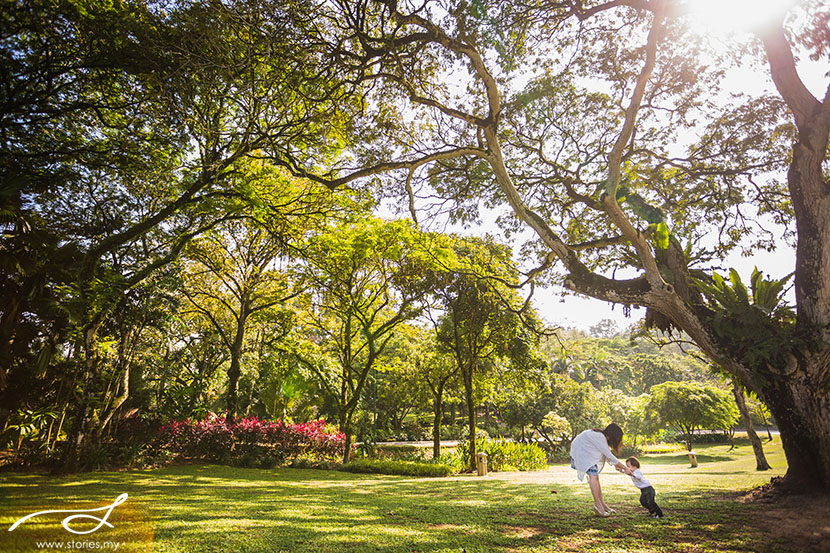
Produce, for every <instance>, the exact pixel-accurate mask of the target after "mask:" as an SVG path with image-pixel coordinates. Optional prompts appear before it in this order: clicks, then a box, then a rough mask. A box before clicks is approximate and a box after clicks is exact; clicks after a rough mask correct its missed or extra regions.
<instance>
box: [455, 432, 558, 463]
mask: <svg viewBox="0 0 830 553" xmlns="http://www.w3.org/2000/svg"><path fill="white" fill-rule="evenodd" d="M476 451H477V452H478V453H482V452H483V453H486V454H487V466H488V470H491V471H493V472H500V471H516V470H519V471H526V470H543V469H544V468H545V467H546V466H547V455H546V454H545V452H544V450H543V449H542V448H540V447H539V446H538V445H536V444H533V443H521V442H515V441H511V440H507V439H505V438H502V437H498V438H493V439H491V438H489V437H488V436H487V433H486V432H484V431H481V430H479V431H477V432H476ZM469 459H470V442H469V440H467V439H466V438H465V439H463V440H461V441H460V442H459V444H458V447H457V448H456V449H455V452H454V453H453V454H452V455H449V456H443V457H442V461H445V462H449V463H452V464H453V466H455V468H456V470H459V471H461V470H464V469H465V468H468V465H469Z"/></svg>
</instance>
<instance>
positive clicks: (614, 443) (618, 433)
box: [593, 422, 623, 455]
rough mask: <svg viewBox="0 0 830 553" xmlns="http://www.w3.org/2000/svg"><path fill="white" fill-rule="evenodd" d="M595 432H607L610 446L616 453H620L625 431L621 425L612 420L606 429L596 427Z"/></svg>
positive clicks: (606, 436)
mask: <svg viewBox="0 0 830 553" xmlns="http://www.w3.org/2000/svg"><path fill="white" fill-rule="evenodd" d="M593 430H594V431H595V432H602V433H603V434H605V440H606V441H607V442H608V447H609V449H611V451H613V452H614V453H615V454H617V455H619V454H620V446H622V439H623V431H622V428H620V425H619V424H617V423H615V422H612V423H611V424H609V425H608V426H606V427H605V428H604V429H600V428H594V429H593Z"/></svg>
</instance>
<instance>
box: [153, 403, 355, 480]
mask: <svg viewBox="0 0 830 553" xmlns="http://www.w3.org/2000/svg"><path fill="white" fill-rule="evenodd" d="M345 442H346V437H345V435H344V434H343V433H342V432H337V431H332V430H330V429H328V428H327V426H326V421H324V420H318V421H311V422H305V423H300V424H288V423H285V422H283V421H276V422H275V421H268V420H263V419H260V418H257V417H246V418H240V419H236V420H234V421H233V422H231V423H230V424H228V422H227V420H226V418H225V417H224V416H218V415H214V414H211V415H210V416H208V418H207V419H205V420H201V421H199V420H190V419H188V420H185V421H172V422H170V423H168V424H166V425H164V426H163V427H162V428H161V431H160V432H159V441H158V443H159V445H160V447H161V448H163V449H166V450H168V451H171V452H173V453H175V454H177V455H179V456H180V457H183V458H189V459H206V460H210V461H216V462H220V463H226V464H239V465H243V466H265V467H267V466H274V465H276V464H279V463H284V462H286V461H289V460H292V459H297V458H306V459H310V460H313V461H327V460H334V459H337V458H338V457H339V456H340V455H342V453H343V447H344V444H345Z"/></svg>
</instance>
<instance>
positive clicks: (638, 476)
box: [629, 469, 651, 490]
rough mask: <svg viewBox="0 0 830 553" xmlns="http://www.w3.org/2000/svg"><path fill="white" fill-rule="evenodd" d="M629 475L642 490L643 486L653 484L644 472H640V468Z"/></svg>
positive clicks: (646, 486)
mask: <svg viewBox="0 0 830 553" xmlns="http://www.w3.org/2000/svg"><path fill="white" fill-rule="evenodd" d="M629 476H630V477H631V481H632V482H634V485H635V486H637V487H638V488H640V489H641V490H642V489H643V488H648V487H649V486H651V482H649V481H648V480H646V478H645V476H643V473H642V472H640V469H634V470H633V471H632V472H631V474H629Z"/></svg>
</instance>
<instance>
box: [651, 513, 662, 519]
mask: <svg viewBox="0 0 830 553" xmlns="http://www.w3.org/2000/svg"><path fill="white" fill-rule="evenodd" d="M664 516H665V515H658V514H657V513H654V514H653V515H651V518H663V517H664Z"/></svg>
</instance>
